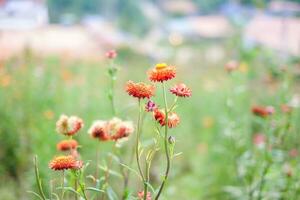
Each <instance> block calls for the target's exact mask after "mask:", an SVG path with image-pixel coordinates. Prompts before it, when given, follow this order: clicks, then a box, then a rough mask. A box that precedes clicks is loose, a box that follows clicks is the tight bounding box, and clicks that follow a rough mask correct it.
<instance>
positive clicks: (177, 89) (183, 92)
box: [170, 83, 192, 97]
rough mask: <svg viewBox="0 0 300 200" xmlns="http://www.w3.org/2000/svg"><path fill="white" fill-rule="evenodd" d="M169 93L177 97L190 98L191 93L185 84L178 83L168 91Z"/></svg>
mask: <svg viewBox="0 0 300 200" xmlns="http://www.w3.org/2000/svg"><path fill="white" fill-rule="evenodd" d="M170 92H171V93H173V94H175V95H176V96H178V97H190V96H192V91H191V89H190V88H188V87H187V86H186V85H185V84H183V83H180V84H177V85H175V86H174V87H172V88H171V89H170Z"/></svg>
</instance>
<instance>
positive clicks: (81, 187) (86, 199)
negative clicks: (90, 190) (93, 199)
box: [79, 183, 88, 200]
mask: <svg viewBox="0 0 300 200" xmlns="http://www.w3.org/2000/svg"><path fill="white" fill-rule="evenodd" d="M79 186H80V189H81V191H82V194H83V197H84V199H85V200H88V198H87V196H86V193H85V189H84V185H83V184H82V183H79Z"/></svg>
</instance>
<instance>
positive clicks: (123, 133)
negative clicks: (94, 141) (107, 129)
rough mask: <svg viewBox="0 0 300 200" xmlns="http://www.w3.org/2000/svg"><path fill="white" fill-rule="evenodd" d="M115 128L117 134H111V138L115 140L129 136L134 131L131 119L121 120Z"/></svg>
mask: <svg viewBox="0 0 300 200" xmlns="http://www.w3.org/2000/svg"><path fill="white" fill-rule="evenodd" d="M115 129H116V130H115V134H114V135H112V136H111V139H112V140H115V141H116V140H119V139H122V138H125V137H128V136H129V135H130V134H131V133H133V131H134V128H133V124H132V122H130V121H122V122H120V123H119V124H118V125H117V126H116V128H115Z"/></svg>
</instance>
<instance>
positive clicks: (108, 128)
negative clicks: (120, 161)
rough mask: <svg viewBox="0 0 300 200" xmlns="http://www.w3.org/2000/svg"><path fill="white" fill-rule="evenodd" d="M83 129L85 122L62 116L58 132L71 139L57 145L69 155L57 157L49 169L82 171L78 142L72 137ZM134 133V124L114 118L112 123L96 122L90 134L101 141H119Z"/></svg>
mask: <svg viewBox="0 0 300 200" xmlns="http://www.w3.org/2000/svg"><path fill="white" fill-rule="evenodd" d="M82 127H83V121H82V119H80V118H79V117H76V116H71V117H68V116H66V115H61V117H60V118H59V120H58V121H57V122H56V131H57V132H58V133H60V134H62V135H65V136H68V137H69V139H66V140H62V141H60V142H59V143H57V146H56V147H57V150H59V151H62V152H69V154H68V155H61V156H57V157H55V158H54V159H53V160H52V161H50V163H49V167H50V168H51V169H53V170H68V169H80V168H81V167H82V164H83V163H82V161H80V160H78V158H79V154H78V151H77V148H78V142H77V141H76V140H74V139H72V137H73V136H74V135H75V134H76V133H77V132H79V131H80V129H81V128H82ZM133 131H134V128H133V124H132V122H130V121H122V120H121V119H119V118H113V119H111V120H110V121H102V120H98V121H95V122H94V123H93V124H92V126H91V128H90V129H89V131H88V133H89V134H90V135H91V136H92V137H93V138H97V139H99V140H100V141H109V140H113V141H118V140H120V139H125V138H127V137H128V136H129V134H131V133H132V132H133Z"/></svg>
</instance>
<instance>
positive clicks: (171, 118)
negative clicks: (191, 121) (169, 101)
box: [168, 112, 180, 128]
mask: <svg viewBox="0 0 300 200" xmlns="http://www.w3.org/2000/svg"><path fill="white" fill-rule="evenodd" d="M179 123H180V118H179V116H178V115H177V114H176V113H174V112H172V113H169V114H168V127H169V128H174V127H176V126H177V125H178V124H179Z"/></svg>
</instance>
